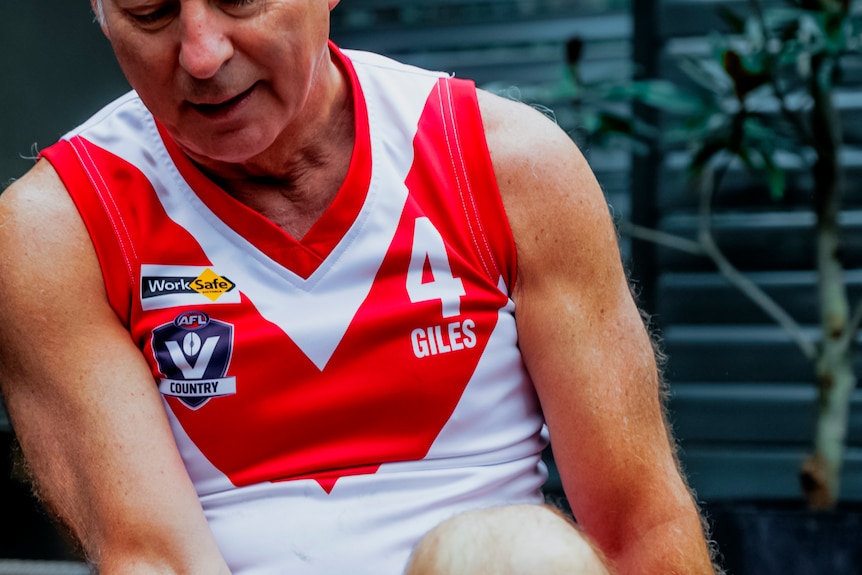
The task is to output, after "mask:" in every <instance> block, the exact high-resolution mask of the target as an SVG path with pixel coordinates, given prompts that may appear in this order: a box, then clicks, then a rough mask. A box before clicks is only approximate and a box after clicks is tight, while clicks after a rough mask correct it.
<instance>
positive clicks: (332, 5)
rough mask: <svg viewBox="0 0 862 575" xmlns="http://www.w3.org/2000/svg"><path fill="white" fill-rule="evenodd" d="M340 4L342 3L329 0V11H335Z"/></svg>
mask: <svg viewBox="0 0 862 575" xmlns="http://www.w3.org/2000/svg"><path fill="white" fill-rule="evenodd" d="M339 2H340V0H329V10H330V12H331V11H332V9H333V8H335V7H336V6H338V3H339Z"/></svg>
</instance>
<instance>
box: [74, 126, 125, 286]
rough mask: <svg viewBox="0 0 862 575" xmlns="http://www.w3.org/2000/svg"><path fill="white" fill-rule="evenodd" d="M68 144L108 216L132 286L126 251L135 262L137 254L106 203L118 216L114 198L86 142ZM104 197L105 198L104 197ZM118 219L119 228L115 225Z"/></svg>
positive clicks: (76, 140) (123, 226)
mask: <svg viewBox="0 0 862 575" xmlns="http://www.w3.org/2000/svg"><path fill="white" fill-rule="evenodd" d="M69 143H70V144H72V149H73V150H74V151H75V155H76V156H77V157H78V161H79V162H80V164H81V167H82V168H83V169H84V171H85V172H86V174H87V178H88V179H89V180H90V184H91V185H92V186H93V189H94V190H95V191H96V195H97V196H98V198H99V202H100V203H101V204H102V209H103V210H105V215H107V216H108V220H109V221H110V222H111V228H112V229H113V230H114V236H115V237H116V238H117V243H118V244H119V246H120V251H121V252H122V253H123V261H124V262H125V264H126V271H128V272H129V281H130V282H131V283H132V285H134V283H135V274H134V270H133V266H132V263H131V261H130V260H129V254H128V251H129V250H131V252H132V257H133V259H135V260H137V254H136V253H135V248H134V245H132V240H131V236H130V235H129V230H128V229H127V228H126V225H125V222H124V221H123V218H122V216H119V215H118V216H115V215H114V214H113V213H112V212H111V210H110V209H109V207H108V205H107V203H106V202H107V199H110V203H111V205H112V206H113V208H114V210H116V212H117V213H118V214H119V208H118V207H117V204H116V202H115V201H114V197H113V195H111V193H110V189H109V188H108V185H107V183H106V182H105V179H104V178H103V177H102V173H101V171H99V168H98V167H97V166H96V162H95V161H94V160H93V158H92V156H91V155H90V151H89V150H88V149H87V145H86V142H84V141H82V140H80V139H79V138H74V139H72V140H70V142H69ZM82 152H83V153H84V154H85V155H86V159H85V158H83V157H82V156H81V153H82ZM94 173H95V174H96V175H98V181H99V182H101V184H102V187H101V188H100V186H99V185H98V183H97V181H96V178H94ZM103 189H104V191H103ZM106 195H107V198H106V197H105V196H106ZM118 219H119V223H120V226H118V225H117V220H118ZM120 227H122V230H120ZM127 244H128V248H127Z"/></svg>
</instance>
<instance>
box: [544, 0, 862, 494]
mask: <svg viewBox="0 0 862 575" xmlns="http://www.w3.org/2000/svg"><path fill="white" fill-rule="evenodd" d="M853 4H857V5H855V6H854V5H853ZM718 10H719V11H720V14H721V17H722V20H723V22H724V24H725V27H726V29H725V30H724V31H722V32H720V33H719V32H714V33H713V34H712V35H711V36H710V44H711V53H710V54H709V55H708V56H707V57H698V56H696V55H689V56H684V57H682V58H681V59H680V60H679V66H680V69H681V71H682V72H684V75H685V77H686V79H687V82H686V83H685V85H683V84H676V83H673V82H670V81H667V80H660V79H651V80H644V81H632V82H629V83H620V82H616V81H608V82H593V83H590V84H588V83H585V82H583V81H582V80H581V78H580V69H579V67H580V63H581V52H582V49H581V48H582V46H581V43H580V42H579V41H578V40H577V39H574V40H572V41H571V42H570V43H569V46H568V62H569V66H568V68H569V70H568V72H569V73H568V77H567V78H566V81H565V82H564V83H563V84H562V85H560V86H558V87H556V88H555V90H554V92H555V93H553V94H545V96H546V97H550V98H552V99H557V100H558V101H559V100H560V99H562V98H568V99H570V100H571V101H574V103H575V104H576V109H577V111H578V114H579V121H580V125H581V127H580V130H581V133H580V134H578V135H577V137H578V138H579V139H580V140H582V141H585V142H586V143H587V145H589V146H591V147H597V146H601V145H607V144H610V143H612V142H611V141H612V140H614V139H617V138H620V137H623V138H625V139H626V141H628V142H629V143H631V144H632V145H633V146H634V148H635V150H648V149H650V146H658V147H659V149H662V148H664V149H674V148H675V149H679V148H680V147H682V146H684V147H685V148H687V149H688V151H689V152H690V158H691V159H690V162H689V164H688V172H689V177H690V181H691V182H692V187H693V189H695V190H697V192H698V193H699V213H700V217H699V222H700V223H699V228H698V234H697V239H696V240H690V239H688V238H680V237H675V236H670V235H668V234H665V233H662V232H660V231H658V230H652V229H645V228H642V227H638V226H635V225H633V224H631V223H630V222H621V230H622V231H623V232H625V233H628V234H630V235H631V236H633V237H636V238H641V239H646V240H649V241H653V242H658V243H661V244H664V245H667V246H670V247H673V248H676V249H682V250H686V251H689V252H692V253H695V254H700V255H704V256H706V257H709V258H710V259H712V261H713V262H714V263H715V264H716V266H717V268H718V269H719V271H720V272H721V273H722V274H723V275H724V276H725V277H727V279H728V280H729V281H730V282H731V283H733V284H734V285H735V286H736V287H738V288H739V289H740V290H741V291H742V292H743V293H744V294H746V295H747V296H748V297H750V298H751V299H752V300H754V301H755V302H756V303H757V304H758V305H759V306H760V307H761V308H762V309H763V310H764V311H765V312H766V313H768V314H769V315H770V316H771V317H772V318H773V319H774V320H775V321H776V322H778V323H779V324H780V325H781V326H782V327H783V328H784V329H785V330H786V331H787V333H788V334H789V335H790V337H791V338H792V339H793V341H794V342H795V343H796V344H797V346H798V347H799V349H800V350H801V352H802V353H803V354H804V355H805V356H806V357H807V358H808V359H809V360H811V362H812V365H813V371H814V375H815V377H816V382H817V385H818V389H819V399H820V401H819V411H818V417H817V423H816V428H815V436H814V438H813V453H812V454H811V456H810V457H808V458H807V459H806V461H805V462H804V463H803V464H802V466H801V470H800V482H801V486H802V489H803V492H804V495H805V497H806V499H807V501H808V504H809V506H810V507H813V508H831V507H834V506H835V504H836V502H837V500H838V498H839V492H840V482H839V478H840V475H841V468H842V462H843V458H844V450H845V440H846V434H847V424H848V416H849V409H850V400H851V396H852V392H853V390H854V388H855V387H856V374H855V373H854V372H853V366H852V353H853V342H854V340H855V336H856V333H857V331H858V329H859V325H860V322H862V302H859V303H857V304H856V306H855V308H854V309H853V311H852V312H851V309H850V305H849V302H848V296H847V289H846V284H845V280H844V274H843V271H844V270H843V266H842V261H841V255H840V254H841V252H840V226H839V221H838V220H839V214H840V210H841V205H842V199H843V197H844V193H845V188H846V179H845V173H844V169H843V167H842V164H841V159H840V156H841V151H842V148H843V146H845V143H844V136H843V134H842V124H841V118H840V117H839V110H838V108H837V107H836V103H835V94H836V86H837V85H838V84H839V83H840V79H841V74H842V70H844V69H846V67H847V66H849V65H855V66H857V67H858V66H860V65H862V50H860V47H862V7H860V6H858V3H851V2H850V1H849V0H843V1H839V0H785V1H783V2H770V3H769V4H768V5H764V4H763V3H762V2H761V1H759V0H750V1H749V3H748V10H747V11H746V12H745V13H744V14H739V13H736V12H733V11H731V10H729V9H727V8H726V7H721V5H719V8H718ZM635 106H640V107H642V109H648V110H653V111H654V112H658V113H659V115H660V117H661V122H659V123H658V124H652V123H650V122H645V121H642V120H641V119H639V116H638V115H636V114H633V113H632V112H631V110H632V108H633V107H635ZM658 126H660V128H659V127H658ZM782 154H791V155H792V156H795V157H797V158H798V159H799V163H800V164H801V165H803V166H804V167H805V168H806V169H808V170H809V171H810V173H811V176H812V180H813V182H814V186H813V190H812V196H811V197H812V203H811V208H812V210H813V211H814V213H815V215H816V227H815V234H816V246H817V248H816V270H817V277H818V296H817V297H818V310H819V314H820V327H821V329H820V330H819V331H820V334H819V337H818V338H816V340H812V339H811V338H809V337H806V335H805V333H804V332H803V330H802V329H801V328H800V326H799V324H798V323H797V321H796V320H795V319H794V318H793V317H791V316H790V315H789V314H788V313H787V312H786V311H785V310H784V309H783V308H782V307H781V306H780V305H778V304H777V303H776V302H775V301H774V300H773V299H771V298H770V297H769V296H768V295H767V294H766V293H764V292H763V291H762V290H761V289H760V288H759V287H758V286H757V285H755V284H754V283H753V282H751V281H750V280H748V279H747V277H746V276H745V275H744V274H742V273H740V272H739V271H738V270H737V269H736V268H735V267H734V266H733V264H732V263H731V262H730V261H728V259H727V258H726V257H725V255H724V254H723V253H722V251H721V250H720V249H719V247H718V245H717V244H716V242H715V241H714V239H713V235H712V231H711V217H712V203H713V194H714V191H715V190H716V189H718V188H719V187H720V185H721V180H722V177H723V175H724V173H725V172H726V170H727V168H728V166H729V165H730V164H731V163H732V162H741V163H742V165H744V166H745V167H746V168H747V169H748V170H750V171H752V172H755V173H758V174H761V175H764V176H765V179H766V182H768V186H769V190H770V194H771V196H772V197H773V198H774V199H776V200H780V199H781V198H783V197H784V195H785V192H786V190H787V182H786V178H787V176H786V171H785V169H784V168H783V167H782V165H781V163H780V161H779V157H781V155H782Z"/></svg>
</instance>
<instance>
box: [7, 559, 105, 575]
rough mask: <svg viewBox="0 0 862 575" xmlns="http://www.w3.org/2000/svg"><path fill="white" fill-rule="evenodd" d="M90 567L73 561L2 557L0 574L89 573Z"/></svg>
mask: <svg viewBox="0 0 862 575" xmlns="http://www.w3.org/2000/svg"><path fill="white" fill-rule="evenodd" d="M90 572H91V571H90V569H89V568H88V567H87V566H86V565H85V564H83V563H74V562H71V561H24V560H20V559H0V575H87V574H88V573H90Z"/></svg>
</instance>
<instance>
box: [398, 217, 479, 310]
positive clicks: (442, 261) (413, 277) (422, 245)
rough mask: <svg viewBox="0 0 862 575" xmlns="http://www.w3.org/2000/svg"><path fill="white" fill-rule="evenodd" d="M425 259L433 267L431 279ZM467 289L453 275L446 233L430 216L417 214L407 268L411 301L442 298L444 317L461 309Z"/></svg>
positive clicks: (417, 301)
mask: <svg viewBox="0 0 862 575" xmlns="http://www.w3.org/2000/svg"><path fill="white" fill-rule="evenodd" d="M426 262H428V265H429V266H430V269H431V276H432V279H431V280H430V281H427V278H425V277H424V276H425V270H426V267H425V263H426ZM423 280H425V281H423ZM465 293H466V292H465V291H464V283H463V282H462V281H461V279H460V278H456V277H454V276H453V275H452V268H451V266H450V265H449V255H448V254H447V253H446V244H445V243H444V242H443V236H441V235H440V232H438V231H437V228H435V227H434V224H432V223H431V220H429V219H428V218H425V217H423V218H416V223H415V227H414V231H413V252H412V254H411V256H410V267H409V268H408V269H407V294H408V295H409V296H410V301H411V302H413V303H419V302H424V301H431V300H440V303H441V305H442V307H443V317H454V316H457V315H460V313H461V296H463V295H465Z"/></svg>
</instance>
